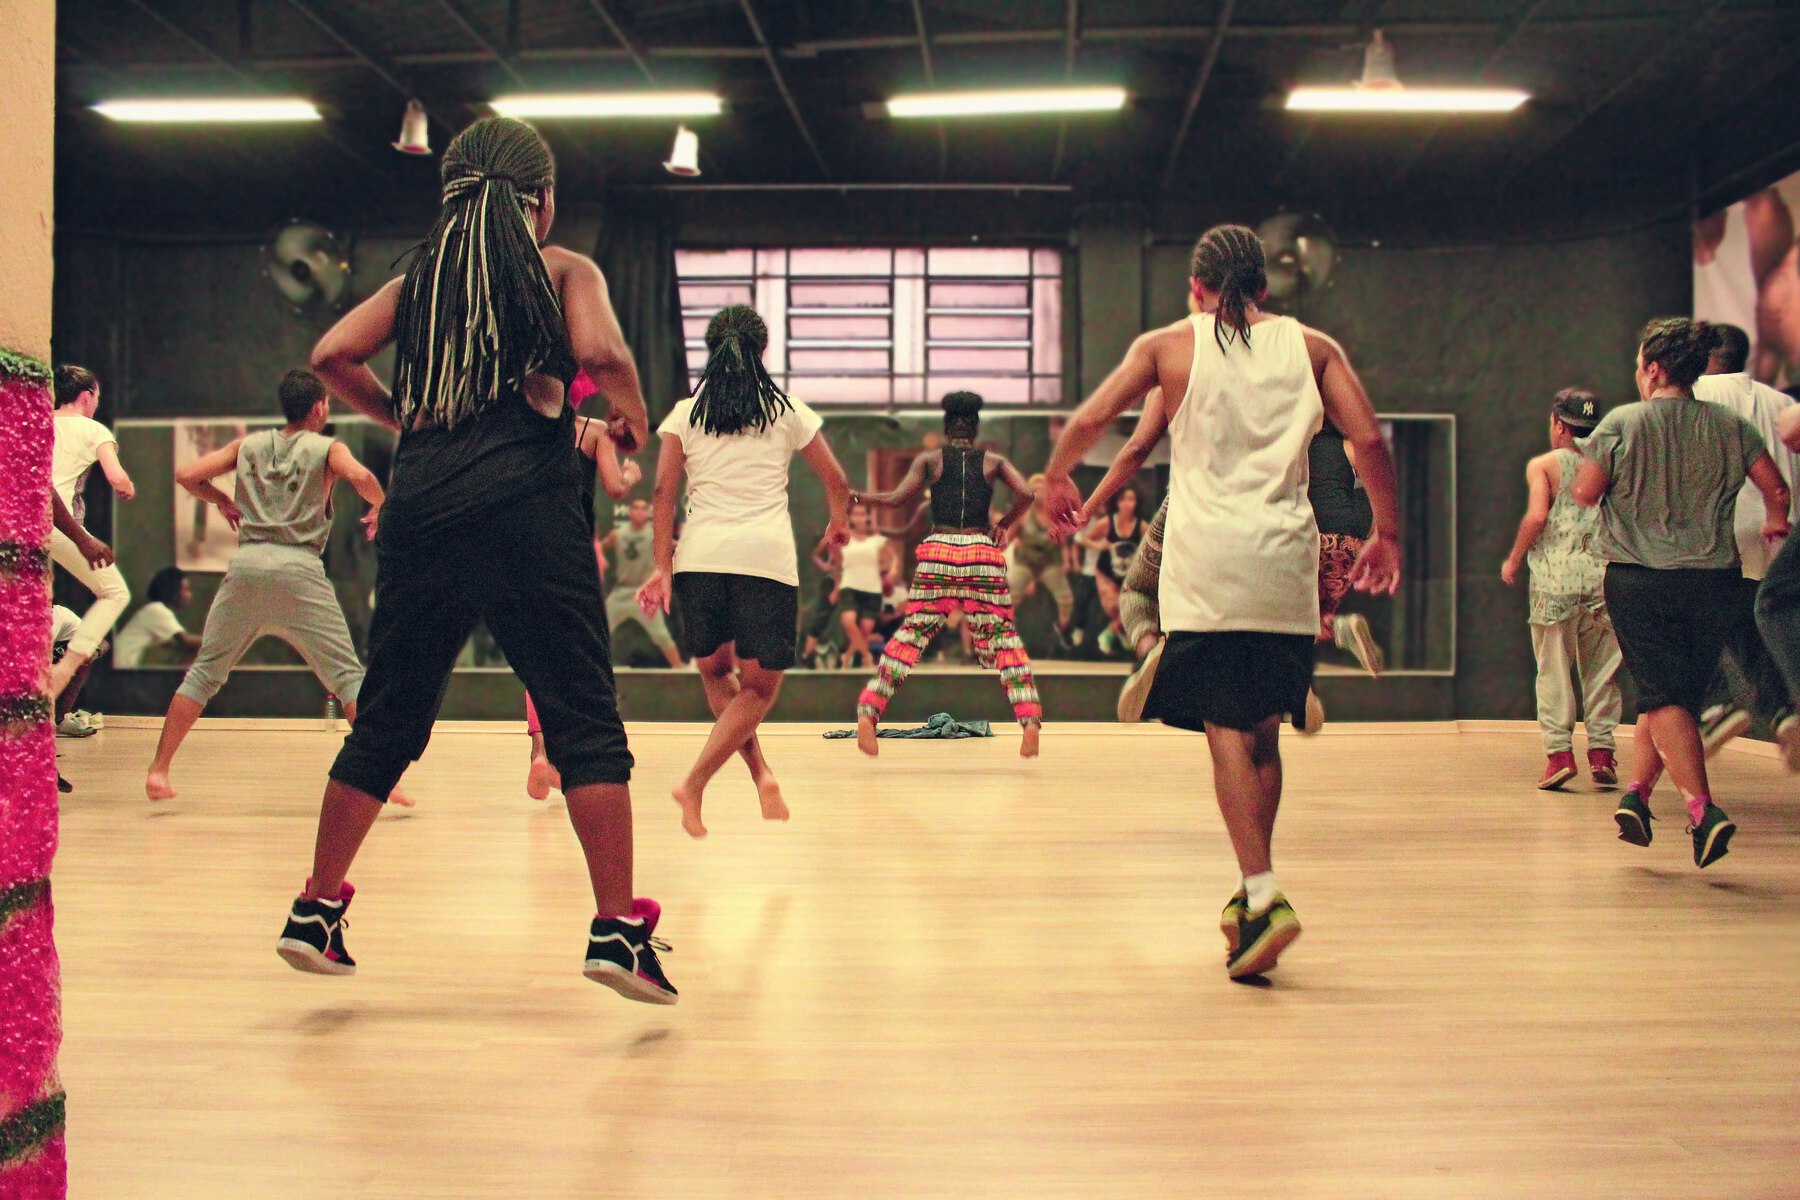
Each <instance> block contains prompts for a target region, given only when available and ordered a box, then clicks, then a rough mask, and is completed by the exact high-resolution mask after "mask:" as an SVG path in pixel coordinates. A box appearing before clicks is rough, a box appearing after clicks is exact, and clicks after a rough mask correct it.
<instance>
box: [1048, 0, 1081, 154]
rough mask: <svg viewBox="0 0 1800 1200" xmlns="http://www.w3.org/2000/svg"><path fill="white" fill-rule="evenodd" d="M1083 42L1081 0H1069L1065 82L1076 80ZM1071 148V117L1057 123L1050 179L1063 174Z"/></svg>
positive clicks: (1065, 19) (1065, 11) (1065, 23)
mask: <svg viewBox="0 0 1800 1200" xmlns="http://www.w3.org/2000/svg"><path fill="white" fill-rule="evenodd" d="M1080 43H1081V0H1068V4H1067V5H1066V6H1065V7H1064V8H1063V83H1064V84H1069V83H1073V82H1074V80H1075V48H1076V46H1078V45H1080ZM1068 148H1069V118H1068V117H1064V118H1062V120H1060V121H1058V122H1057V123H1056V157H1055V158H1053V159H1051V160H1050V179H1051V182H1055V181H1056V180H1057V179H1058V178H1059V177H1060V176H1061V175H1062V168H1063V155H1064V153H1065V152H1066V151H1067V150H1068Z"/></svg>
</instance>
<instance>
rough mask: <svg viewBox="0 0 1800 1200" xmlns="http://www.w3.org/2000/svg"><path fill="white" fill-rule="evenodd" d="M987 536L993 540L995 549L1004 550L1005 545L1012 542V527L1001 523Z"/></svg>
mask: <svg viewBox="0 0 1800 1200" xmlns="http://www.w3.org/2000/svg"><path fill="white" fill-rule="evenodd" d="M988 536H989V537H991V538H993V539H994V548H995V549H997V550H1004V549H1006V544H1007V543H1008V542H1010V541H1012V537H1013V531H1012V526H1011V525H1007V524H1005V523H1004V522H1002V523H1001V524H999V525H996V526H994V528H993V531H992V532H991V533H989V534H988Z"/></svg>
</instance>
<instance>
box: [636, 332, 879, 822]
mask: <svg viewBox="0 0 1800 1200" xmlns="http://www.w3.org/2000/svg"><path fill="white" fill-rule="evenodd" d="M768 344H769V329H768V326H767V325H765V324H764V323H763V319H762V317H760V316H758V315H757V312H756V310H755V309H753V308H751V307H750V306H749V305H747V304H734V305H732V306H731V307H729V308H725V309H721V310H720V311H719V312H718V313H717V314H716V315H715V316H714V317H713V319H712V321H711V322H710V323H709V324H708V325H707V327H706V351H707V360H706V370H705V371H704V372H703V373H702V374H701V377H700V386H699V387H697V388H695V389H694V395H693V398H692V399H688V400H683V401H682V402H681V403H680V404H677V405H676V406H675V409H674V411H673V412H671V413H670V414H669V416H668V418H667V419H666V420H664V421H663V423H662V426H661V427H660V428H659V429H658V430H657V432H658V433H659V434H660V435H661V437H662V455H661V457H660V458H659V459H658V461H657V464H656V515H655V529H656V542H655V553H656V570H655V573H654V574H652V575H651V576H650V578H649V580H648V581H646V582H645V584H644V586H643V587H642V588H640V589H638V603H639V604H640V605H642V606H643V609H644V611H645V612H646V613H652V612H658V611H661V612H667V611H668V608H669V600H670V596H671V594H673V595H676V596H679V597H680V599H681V616H682V637H683V642H684V643H685V645H684V649H685V650H686V651H687V653H688V655H689V657H691V658H692V659H693V660H694V665H695V667H696V668H698V670H699V671H700V679H701V682H702V683H703V684H705V686H706V699H707V703H708V704H710V705H711V707H712V710H713V716H714V717H715V721H714V724H713V731H712V735H711V736H710V737H708V738H707V741H706V747H705V748H704V749H703V750H702V751H701V752H700V757H699V758H698V759H697V760H695V762H694V766H693V769H692V770H691V771H689V772H688V776H687V778H686V779H684V780H683V781H682V782H681V784H680V785H679V786H678V787H676V788H675V801H676V803H677V804H679V805H681V825H682V828H683V829H686V830H687V832H688V834H689V835H690V836H692V837H705V836H706V826H705V825H703V824H701V822H700V801H701V797H702V793H704V791H705V790H706V785H707V782H708V781H710V780H711V779H712V777H713V776H714V775H715V774H717V773H718V770H719V768H720V767H722V766H724V765H725V760H726V759H728V758H730V757H731V756H732V755H733V754H738V753H741V754H742V755H743V756H744V762H745V763H746V764H747V765H748V766H749V768H750V776H751V778H752V779H754V780H755V781H756V791H757V796H758V797H759V799H760V800H761V802H762V812H763V818H764V819H765V820H771V821H785V820H787V818H788V810H787V805H786V804H785V803H784V802H783V800H782V798H781V788H780V785H779V784H777V783H776V781H775V775H774V773H773V772H772V771H770V770H769V764H768V763H767V762H766V761H765V760H764V759H763V756H762V749H761V747H760V746H759V745H758V743H757V740H756V727H757V726H758V725H760V724H761V723H762V719H763V717H764V715H765V714H767V713H768V711H769V709H770V707H771V706H772V705H773V704H774V703H775V694H776V692H777V691H779V690H780V688H781V676H782V672H784V671H786V670H787V669H788V668H789V667H792V666H793V665H794V641H795V638H796V635H797V633H798V629H799V624H800V599H799V589H800V569H799V555H798V554H797V553H796V552H795V549H794V526H793V522H792V521H791V520H790V518H789V516H788V463H789V460H790V459H792V458H793V456H794V455H795V454H799V455H800V456H801V457H802V458H804V459H805V460H806V463H807V465H808V466H809V467H811V468H812V469H813V472H814V473H815V474H816V475H818V477H819V480H820V482H822V483H823V484H824V485H825V494H826V499H827V502H828V503H829V504H830V508H831V523H830V525H829V527H828V528H827V529H826V532H825V540H826V541H827V542H829V543H831V544H832V545H836V546H842V545H843V544H844V543H845V542H846V541H848V540H849V507H850V482H849V480H848V479H846V478H845V476H844V469H843V468H842V467H840V466H839V465H838V461H837V459H836V458H835V457H834V456H833V455H832V453H831V447H830V446H829V445H828V444H827V443H826V441H825V435H824V434H823V433H821V432H819V430H820V426H821V425H822V424H823V422H822V421H821V420H820V419H819V415H818V414H817V413H815V412H814V411H813V410H812V409H811V408H808V407H807V406H806V405H805V404H803V403H801V402H800V401H798V400H795V399H792V398H791V397H789V396H787V395H786V394H784V393H783V392H782V390H781V389H780V388H778V387H776V386H775V382H774V380H772V379H770V378H769V373H768V371H767V370H766V369H764V367H763V363H762V355H763V350H764V349H765V348H766V347H767V346H768ZM684 475H685V476H686V478H687V523H686V525H685V527H684V528H683V530H682V534H681V544H680V546H679V547H677V546H676V544H675V539H674V531H675V525H676V518H675V495H676V492H677V491H678V490H679V488H680V487H681V481H682V477H683V476H684Z"/></svg>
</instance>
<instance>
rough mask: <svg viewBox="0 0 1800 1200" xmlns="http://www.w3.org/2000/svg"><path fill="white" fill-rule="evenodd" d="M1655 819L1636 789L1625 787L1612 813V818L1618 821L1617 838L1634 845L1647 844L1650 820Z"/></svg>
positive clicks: (1648, 842)
mask: <svg viewBox="0 0 1800 1200" xmlns="http://www.w3.org/2000/svg"><path fill="white" fill-rule="evenodd" d="M1655 819H1656V818H1655V816H1654V815H1653V814H1652V813H1651V812H1650V806H1649V805H1648V804H1645V803H1644V798H1643V797H1642V796H1640V795H1638V790H1637V789H1636V788H1626V789H1625V794H1624V795H1623V796H1620V797H1619V807H1618V810H1617V811H1615V812H1614V813H1613V820H1615V821H1617V822H1618V823H1619V840H1620V841H1621V842H1630V843H1631V844H1632V845H1634V846H1648V845H1649V844H1650V822H1651V821H1654V820H1655Z"/></svg>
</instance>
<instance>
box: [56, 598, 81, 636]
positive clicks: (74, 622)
mask: <svg viewBox="0 0 1800 1200" xmlns="http://www.w3.org/2000/svg"><path fill="white" fill-rule="evenodd" d="M80 628H81V614H80V613H78V612H76V611H75V610H74V609H72V608H64V607H63V606H62V605H60V604H53V605H51V606H50V644H51V645H52V646H60V645H62V644H63V643H65V642H68V641H72V640H73V639H74V637H75V631H76V630H78V629H80Z"/></svg>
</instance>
